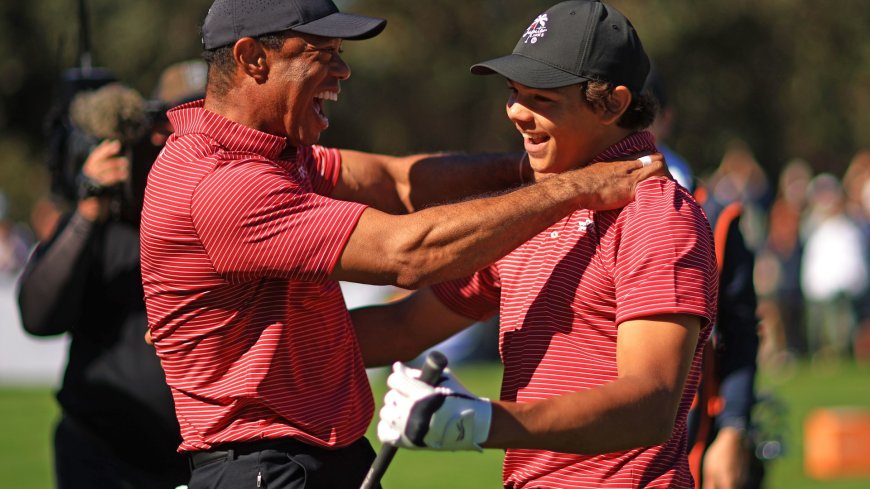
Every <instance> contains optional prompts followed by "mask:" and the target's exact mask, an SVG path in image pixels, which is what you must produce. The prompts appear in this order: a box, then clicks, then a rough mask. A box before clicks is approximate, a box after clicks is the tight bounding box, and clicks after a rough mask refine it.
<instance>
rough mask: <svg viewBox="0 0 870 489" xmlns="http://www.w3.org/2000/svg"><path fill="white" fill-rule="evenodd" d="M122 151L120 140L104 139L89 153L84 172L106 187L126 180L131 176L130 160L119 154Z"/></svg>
mask: <svg viewBox="0 0 870 489" xmlns="http://www.w3.org/2000/svg"><path fill="white" fill-rule="evenodd" d="M120 151H121V143H120V142H119V141H116V140H106V141H103V142H102V143H100V144H99V145H97V147H96V148H94V149H93V151H91V153H90V154H89V155H88V159H87V160H86V161H85V164H84V166H83V167H82V173H84V174H85V176H86V177H88V178H90V179H91V180H93V181H95V182H96V183H98V184H100V185H102V186H105V187H109V186H112V185H115V184H118V183H121V182H124V181H126V180H127V178H129V172H130V161H129V160H128V159H127V158H126V157H124V156H119V153H120Z"/></svg>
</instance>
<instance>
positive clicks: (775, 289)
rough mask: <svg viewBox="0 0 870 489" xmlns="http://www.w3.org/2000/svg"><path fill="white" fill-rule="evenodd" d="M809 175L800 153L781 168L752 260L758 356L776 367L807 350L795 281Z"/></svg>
mask: <svg viewBox="0 0 870 489" xmlns="http://www.w3.org/2000/svg"><path fill="white" fill-rule="evenodd" d="M812 177H813V171H812V169H811V168H810V165H809V164H808V163H807V162H806V161H804V160H802V159H799V158H795V159H793V160H791V161H789V162H788V164H786V166H785V168H783V170H782V172H781V173H780V176H779V186H778V188H777V196H776V199H775V200H774V202H773V205H772V206H771V208H770V213H769V214H768V221H767V222H768V224H767V228H768V233H767V239H766V241H765V243H764V246H762V248H761V250H760V251H759V254H758V260H757V261H756V268H755V273H754V275H755V284H756V289H757V291H758V294H759V297H760V302H759V313H760V315H761V317H762V323H761V324H762V329H763V334H762V339H763V343H762V352H761V359H762V361H770V362H772V364H773V365H775V366H777V367H778V366H782V362H788V361H790V360H791V359H792V358H794V357H802V356H804V355H806V354H807V341H806V325H805V321H804V297H803V292H802V291H801V286H800V274H801V260H802V257H803V249H804V244H803V237H802V234H801V220H802V218H803V215H804V213H805V212H806V208H807V198H808V194H807V192H808V188H809V184H810V179H812Z"/></svg>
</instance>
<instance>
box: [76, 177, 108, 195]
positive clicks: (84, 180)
mask: <svg viewBox="0 0 870 489" xmlns="http://www.w3.org/2000/svg"><path fill="white" fill-rule="evenodd" d="M105 193H106V187H104V186H103V185H102V184H100V183H99V182H98V181H96V180H94V179H93V178H91V177H89V176H87V175H85V174H84V173H83V172H80V173H79V175H78V177H76V197H77V198H78V199H79V200H85V199H90V198H92V197H99V196H101V195H103V194H105Z"/></svg>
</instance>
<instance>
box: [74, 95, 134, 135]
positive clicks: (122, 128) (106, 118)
mask: <svg viewBox="0 0 870 489" xmlns="http://www.w3.org/2000/svg"><path fill="white" fill-rule="evenodd" d="M70 119H72V121H73V123H74V124H75V125H76V126H78V127H79V128H80V129H82V130H83V131H85V132H87V133H90V134H91V135H93V136H96V137H97V138H99V139H117V140H119V141H121V142H122V143H132V142H135V141H137V140H138V139H139V138H141V137H142V136H143V135H144V134H145V132H146V130H147V128H148V115H147V112H146V110H145V99H144V98H143V97H142V95H140V94H139V92H137V91H136V90H134V89H132V88H130V87H127V86H125V85H122V84H120V83H110V84H108V85H104V86H102V87H100V88H98V89H96V90H93V91H87V92H80V93H79V94H77V95H76V96H75V98H74V99H73V101H72V103H71V104H70Z"/></svg>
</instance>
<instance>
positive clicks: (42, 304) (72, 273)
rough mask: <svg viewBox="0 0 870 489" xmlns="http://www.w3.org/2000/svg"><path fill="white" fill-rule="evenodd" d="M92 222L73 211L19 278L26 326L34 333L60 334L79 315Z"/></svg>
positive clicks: (24, 324)
mask: <svg viewBox="0 0 870 489" xmlns="http://www.w3.org/2000/svg"><path fill="white" fill-rule="evenodd" d="M92 230H93V223H92V222H91V221H89V220H87V219H85V218H84V217H82V216H81V215H80V214H78V213H76V214H73V216H72V218H71V219H70V221H69V223H67V225H66V226H65V227H64V228H63V230H62V231H61V232H60V234H59V235H58V236H57V237H56V239H55V240H54V241H53V242H52V243H51V244H50V245H49V247H48V248H47V249H45V250H43V251H41V252H39V253H37V254H34V255H33V256H32V257H31V262H30V263H28V265H27V268H26V269H25V272H24V274H23V275H22V277H21V280H20V288H19V292H18V305H19V308H20V311H21V321H22V324H23V326H24V329H25V330H26V331H28V332H29V333H31V334H34V335H40V336H42V335H53V334H60V333H62V332H64V331H66V330H67V329H68V327H69V326H70V323H71V322H73V321H74V320H75V318H76V317H78V314H79V308H80V304H81V300H80V298H81V294H82V291H83V286H82V280H83V277H81V276H80V277H77V273H82V272H83V270H81V269H80V268H78V269H77V264H78V263H79V262H80V259H81V257H82V254H83V252H84V250H85V248H86V246H87V242H88V237H89V236H90V234H91V232H92Z"/></svg>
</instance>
